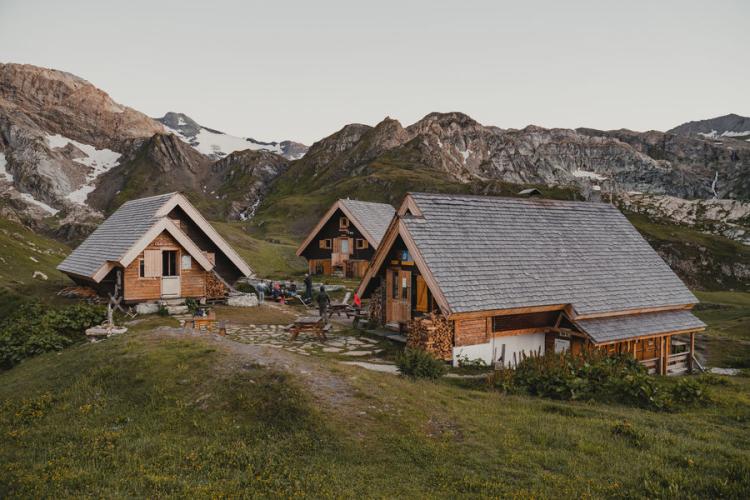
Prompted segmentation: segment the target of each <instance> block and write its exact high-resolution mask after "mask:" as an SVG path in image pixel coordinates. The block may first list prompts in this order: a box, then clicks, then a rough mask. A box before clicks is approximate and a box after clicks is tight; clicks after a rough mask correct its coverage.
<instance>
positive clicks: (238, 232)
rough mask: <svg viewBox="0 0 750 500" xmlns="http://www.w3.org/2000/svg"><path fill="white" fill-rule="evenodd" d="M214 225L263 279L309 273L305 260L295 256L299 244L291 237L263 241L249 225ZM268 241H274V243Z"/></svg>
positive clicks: (230, 223) (228, 223)
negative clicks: (251, 231) (253, 232)
mask: <svg viewBox="0 0 750 500" xmlns="http://www.w3.org/2000/svg"><path fill="white" fill-rule="evenodd" d="M211 224H212V225H213V226H214V227H215V228H216V230H217V231H218V232H219V233H220V234H221V235H222V237H224V239H226V240H227V242H228V243H229V244H230V245H231V246H232V247H233V248H235V249H236V250H237V252H238V253H239V254H240V256H241V257H242V258H243V259H245V261H246V262H247V263H248V264H249V265H250V267H251V268H252V269H253V270H254V271H255V272H256V274H257V275H258V276H259V277H262V278H270V277H274V278H285V277H292V276H296V277H298V276H300V275H303V274H304V273H305V271H307V262H306V261H305V259H303V258H301V257H297V255H296V254H295V252H296V251H297V243H296V242H294V241H293V240H291V239H289V238H288V237H284V236H281V237H280V238H282V239H275V238H270V237H268V238H267V239H263V238H260V237H257V236H254V235H252V234H251V233H250V232H249V229H248V225H247V224H244V223H241V222H212V223H211ZM268 240H273V242H272V241H268Z"/></svg>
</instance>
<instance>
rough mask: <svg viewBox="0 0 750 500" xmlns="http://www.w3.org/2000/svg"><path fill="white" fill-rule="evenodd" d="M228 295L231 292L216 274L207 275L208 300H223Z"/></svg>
mask: <svg viewBox="0 0 750 500" xmlns="http://www.w3.org/2000/svg"><path fill="white" fill-rule="evenodd" d="M228 293H229V290H227V287H226V285H224V282H223V281H221V280H220V279H219V278H218V277H217V276H216V275H215V274H214V273H206V298H209V299H223V298H224V297H226V296H227V294H228Z"/></svg>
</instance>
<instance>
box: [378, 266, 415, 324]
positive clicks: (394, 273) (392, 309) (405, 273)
mask: <svg viewBox="0 0 750 500" xmlns="http://www.w3.org/2000/svg"><path fill="white" fill-rule="evenodd" d="M394 280H395V285H396V286H397V294H398V298H394V297H393V292H394ZM404 280H405V281H404ZM404 283H406V287H404V286H403V284H404ZM386 288H387V290H386V299H385V301H386V313H385V320H386V323H407V322H409V321H410V320H411V299H412V294H413V293H414V292H413V290H412V288H413V287H412V271H411V269H402V268H388V269H387V270H386ZM404 293H406V297H404Z"/></svg>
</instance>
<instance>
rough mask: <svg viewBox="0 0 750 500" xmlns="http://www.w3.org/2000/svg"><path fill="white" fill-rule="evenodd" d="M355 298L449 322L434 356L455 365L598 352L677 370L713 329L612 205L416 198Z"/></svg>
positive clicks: (415, 320)
mask: <svg viewBox="0 0 750 500" xmlns="http://www.w3.org/2000/svg"><path fill="white" fill-rule="evenodd" d="M358 293H359V294H360V296H362V297H364V298H367V297H370V298H371V299H374V300H373V301H374V302H375V303H377V304H383V305H384V307H381V311H382V318H381V319H382V320H383V321H384V322H385V323H387V324H390V325H401V327H402V329H403V328H407V329H408V328H412V329H414V328H416V325H419V324H420V323H419V322H420V321H422V319H421V318H426V317H427V316H426V315H428V314H429V315H430V316H429V318H430V319H431V320H432V321H431V322H430V324H431V325H432V324H434V323H435V318H438V319H440V320H441V321H442V322H443V323H441V324H445V323H447V324H448V325H449V332H450V337H451V338H450V339H449V346H448V350H447V352H442V353H440V352H439V350H438V351H435V350H434V349H433V352H436V353H437V354H438V355H441V356H443V357H445V358H446V359H452V360H453V361H454V363H455V362H456V360H457V359H458V358H459V357H464V356H466V357H468V358H470V359H476V358H481V359H483V360H484V361H485V362H487V363H503V364H505V365H512V364H513V363H514V362H517V361H518V360H520V359H521V357H522V356H524V355H531V354H532V353H534V354H537V353H539V354H541V353H544V352H547V351H551V350H554V351H555V352H559V351H562V350H570V351H571V352H573V353H580V352H582V351H583V350H584V349H601V350H604V351H606V352H610V353H622V352H627V353H630V354H632V355H633V356H634V357H635V358H637V359H639V360H641V362H642V363H643V364H645V365H647V366H648V367H649V369H650V371H651V372H656V373H661V374H668V373H669V374H671V373H679V372H682V371H685V370H687V369H690V368H691V367H692V363H693V345H694V334H695V332H698V331H701V330H703V329H704V328H705V325H704V324H703V323H702V322H701V321H700V320H698V319H697V318H696V317H695V316H693V314H692V313H691V312H690V309H691V308H692V307H693V305H694V304H696V303H697V299H696V298H695V296H694V295H693V294H692V293H691V292H690V291H689V290H688V289H687V288H686V287H685V285H684V284H683V283H682V282H681V281H680V279H679V278H678V277H677V276H676V275H675V274H674V273H673V272H672V270H671V269H670V268H669V266H667V264H666V263H665V262H664V261H663V260H662V259H661V258H660V257H659V255H658V254H657V253H656V252H655V251H654V250H653V249H652V248H651V246H649V244H648V243H647V242H646V241H645V240H644V239H643V238H642V237H641V235H640V234H639V233H638V231H636V229H635V228H634V227H633V226H632V225H631V224H630V223H629V222H628V220H627V219H626V218H625V216H624V215H623V214H622V213H620V212H619V211H618V210H617V209H616V208H615V207H613V206H611V205H609V204H605V203H591V202H570V201H555V200H544V199H538V198H537V199H515V198H494V197H481V196H461V195H445V194H421V193H412V194H409V195H407V196H406V198H405V199H404V201H403V203H402V204H401V207H400V208H399V209H398V211H397V213H396V215H395V217H394V218H393V220H392V221H391V223H390V225H389V227H388V229H387V230H386V232H385V235H384V236H383V240H382V242H381V245H380V247H379V248H378V250H377V252H376V253H375V255H374V257H373V261H372V265H371V267H370V269H369V270H368V272H367V273H366V275H365V277H364V278H363V280H362V282H361V284H360V286H359V288H358ZM431 330H435V328H427V329H426V331H428V332H429V331H431ZM424 344H425V345H426V347H427V348H428V349H429V348H431V344H432V340H430V339H429V338H428V339H427V340H426V342H424Z"/></svg>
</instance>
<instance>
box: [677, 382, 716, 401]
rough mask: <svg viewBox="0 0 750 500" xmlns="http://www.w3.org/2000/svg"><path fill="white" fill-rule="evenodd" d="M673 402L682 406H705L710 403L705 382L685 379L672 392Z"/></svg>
mask: <svg viewBox="0 0 750 500" xmlns="http://www.w3.org/2000/svg"><path fill="white" fill-rule="evenodd" d="M670 394H671V396H672V400H673V401H674V402H675V403H676V404H680V405H704V404H707V403H708V402H709V401H710V398H709V397H708V393H707V392H706V387H705V385H704V382H703V381H701V380H699V379H697V378H688V377H683V378H681V379H680V380H678V381H677V383H676V384H675V385H674V386H672V388H671V390H670Z"/></svg>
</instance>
